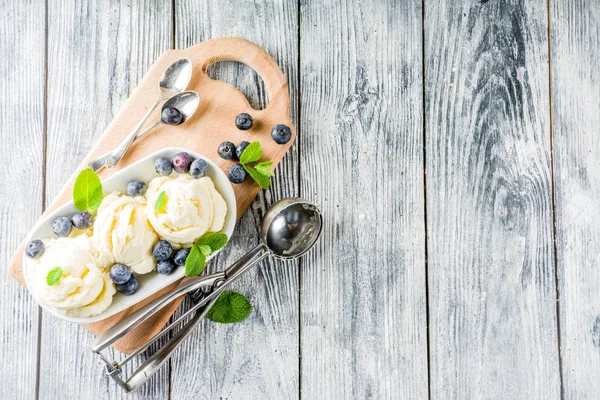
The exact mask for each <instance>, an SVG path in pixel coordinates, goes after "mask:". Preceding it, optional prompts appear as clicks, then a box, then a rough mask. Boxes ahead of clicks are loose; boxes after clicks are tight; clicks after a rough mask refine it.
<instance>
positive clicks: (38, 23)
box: [0, 1, 45, 399]
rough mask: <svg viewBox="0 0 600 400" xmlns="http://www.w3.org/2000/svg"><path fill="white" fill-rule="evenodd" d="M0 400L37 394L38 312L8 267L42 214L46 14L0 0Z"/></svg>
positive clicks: (33, 6) (31, 4)
mask: <svg viewBox="0 0 600 400" xmlns="http://www.w3.org/2000/svg"><path fill="white" fill-rule="evenodd" d="M0 9H1V10H2V13H0V30H1V33H0V54H2V57H0V98H1V99H2V106H1V107H0V159H2V160H5V161H4V162H5V165H7V167H8V168H9V170H6V171H5V172H6V173H5V174H3V177H2V183H1V184H0V262H1V263H2V266H3V268H2V273H1V274H0V281H1V282H2V283H1V285H0V288H1V290H0V331H1V332H2V343H1V344H0V349H2V357H3V359H4V362H3V363H2V366H0V375H1V376H2V383H1V384H0V397H1V398H4V399H17V398H19V399H31V398H34V397H35V395H36V372H37V346H38V332H39V329H38V323H39V319H38V314H39V308H38V306H37V305H36V304H35V302H34V301H33V299H32V298H31V296H29V293H28V292H27V290H26V289H24V288H22V287H21V286H20V285H19V284H18V283H17V282H15V281H14V280H13V279H12V278H11V277H10V276H9V275H8V272H7V268H6V265H7V264H8V259H9V257H10V255H11V254H12V252H13V251H15V249H16V247H17V245H18V244H19V242H20V241H21V240H22V239H23V237H24V236H25V234H26V233H27V230H28V229H29V227H30V226H32V225H33V224H34V223H35V220H36V219H37V218H38V216H39V215H40V213H41V211H42V194H43V178H42V176H43V165H44V37H45V36H44V35H45V24H44V21H45V10H44V7H43V5H42V6H41V7H40V5H39V4H37V3H36V2H34V1H23V2H10V1H1V2H0Z"/></svg>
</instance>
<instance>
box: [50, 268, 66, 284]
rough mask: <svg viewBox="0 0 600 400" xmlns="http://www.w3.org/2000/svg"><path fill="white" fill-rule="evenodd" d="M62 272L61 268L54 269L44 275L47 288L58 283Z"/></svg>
mask: <svg viewBox="0 0 600 400" xmlns="http://www.w3.org/2000/svg"><path fill="white" fill-rule="evenodd" d="M62 273H63V270H62V268H61V267H54V268H52V269H51V270H50V271H48V275H46V283H47V284H48V286H54V285H56V284H57V283H58V281H60V278H62Z"/></svg>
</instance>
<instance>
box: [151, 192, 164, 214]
mask: <svg viewBox="0 0 600 400" xmlns="http://www.w3.org/2000/svg"><path fill="white" fill-rule="evenodd" d="M166 205H167V194H166V193H165V191H164V190H163V191H162V192H160V194H159V195H158V198H157V199H156V204H155V205H154V209H155V210H156V212H162V211H164V208H165V206H166Z"/></svg>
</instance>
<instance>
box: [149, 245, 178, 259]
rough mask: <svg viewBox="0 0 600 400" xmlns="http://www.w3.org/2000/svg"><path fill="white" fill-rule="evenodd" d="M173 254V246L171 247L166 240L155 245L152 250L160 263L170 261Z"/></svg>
mask: <svg viewBox="0 0 600 400" xmlns="http://www.w3.org/2000/svg"><path fill="white" fill-rule="evenodd" d="M172 254H173V246H171V243H169V242H167V241H166V240H159V241H158V242H156V243H154V247H153V248H152V255H153V256H154V258H156V259H157V260H158V261H164V260H168V259H169V258H171V255H172Z"/></svg>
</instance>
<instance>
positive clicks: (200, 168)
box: [190, 158, 208, 178]
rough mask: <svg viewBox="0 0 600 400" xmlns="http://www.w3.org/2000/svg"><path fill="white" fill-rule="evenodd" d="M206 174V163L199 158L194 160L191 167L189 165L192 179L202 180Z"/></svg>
mask: <svg viewBox="0 0 600 400" xmlns="http://www.w3.org/2000/svg"><path fill="white" fill-rule="evenodd" d="M207 173H208V163H207V162H206V161H204V160H203V159H201V158H199V159H197V160H194V161H193V162H192V165H190V175H191V176H192V177H193V178H202V177H203V176H204V175H206V174H207Z"/></svg>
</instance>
